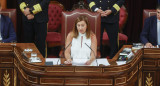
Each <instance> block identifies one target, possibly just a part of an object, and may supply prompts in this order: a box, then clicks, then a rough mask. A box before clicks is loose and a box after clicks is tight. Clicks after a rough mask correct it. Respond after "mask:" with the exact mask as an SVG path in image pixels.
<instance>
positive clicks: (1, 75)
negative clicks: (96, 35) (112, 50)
mask: <svg viewBox="0 0 160 86" xmlns="http://www.w3.org/2000/svg"><path fill="white" fill-rule="evenodd" d="M125 47H132V46H130V45H125V46H123V48H125ZM26 48H31V49H33V52H37V55H38V57H40V58H41V60H42V62H41V63H28V62H27V61H26V60H25V58H24V56H23V53H22V52H23V50H24V49H26ZM123 48H122V49H123ZM122 49H121V50H120V51H119V52H121V51H122ZM119 52H118V53H119ZM118 53H117V55H116V56H115V57H114V58H113V59H111V60H109V62H110V64H111V65H110V66H69V65H68V66H67V65H53V66H46V65H45V58H43V57H42V55H41V54H40V53H39V51H38V50H37V48H36V47H35V45H34V44H32V43H27V44H23V43H17V44H16V46H15V45H14V44H12V43H8V44H5V43H2V44H0V84H1V86H151V85H152V86H160V83H159V81H160V49H141V50H139V51H138V52H137V53H136V54H135V56H134V58H133V59H132V60H131V62H129V63H127V64H125V65H121V66H118V65H117V64H116V62H115V61H116V59H117V58H118V55H119V54H118ZM28 57H30V56H29V54H28ZM63 60H64V58H62V60H61V62H63Z"/></svg>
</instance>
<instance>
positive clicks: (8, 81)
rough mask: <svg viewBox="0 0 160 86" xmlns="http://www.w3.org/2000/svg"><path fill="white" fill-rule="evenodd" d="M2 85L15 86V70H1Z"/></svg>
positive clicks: (0, 79) (0, 82) (0, 80)
mask: <svg viewBox="0 0 160 86" xmlns="http://www.w3.org/2000/svg"><path fill="white" fill-rule="evenodd" d="M0 84H1V85H2V86H13V84H14V82H13V68H0Z"/></svg>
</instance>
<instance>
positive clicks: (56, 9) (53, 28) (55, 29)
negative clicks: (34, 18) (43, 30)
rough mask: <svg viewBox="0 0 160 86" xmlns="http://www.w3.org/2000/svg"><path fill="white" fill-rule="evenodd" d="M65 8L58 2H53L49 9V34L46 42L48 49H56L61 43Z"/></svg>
mask: <svg viewBox="0 0 160 86" xmlns="http://www.w3.org/2000/svg"><path fill="white" fill-rule="evenodd" d="M63 9H64V7H63V5H62V4H60V3H59V2H57V1H51V2H50V4H49V8H48V17H49V21H48V32H47V37H46V41H47V44H48V47H54V46H57V44H58V45H60V43H61V35H60V29H61V16H62V15H61V13H62V11H63Z"/></svg>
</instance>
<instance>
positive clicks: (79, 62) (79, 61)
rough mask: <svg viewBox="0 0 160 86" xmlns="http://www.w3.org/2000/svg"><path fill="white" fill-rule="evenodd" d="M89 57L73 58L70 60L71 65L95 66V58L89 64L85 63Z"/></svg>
mask: <svg viewBox="0 0 160 86" xmlns="http://www.w3.org/2000/svg"><path fill="white" fill-rule="evenodd" d="M88 60H89V59H75V58H74V59H73V61H72V65H75V66H97V63H96V60H94V61H93V62H92V63H91V65H86V64H85V63H86V62H87V61H88Z"/></svg>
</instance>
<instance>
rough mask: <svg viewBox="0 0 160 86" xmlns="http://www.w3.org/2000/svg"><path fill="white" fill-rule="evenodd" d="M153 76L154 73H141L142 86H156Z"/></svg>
mask: <svg viewBox="0 0 160 86" xmlns="http://www.w3.org/2000/svg"><path fill="white" fill-rule="evenodd" d="M155 76H156V72H155V71H143V86H156V82H155V81H156V79H155Z"/></svg>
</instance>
